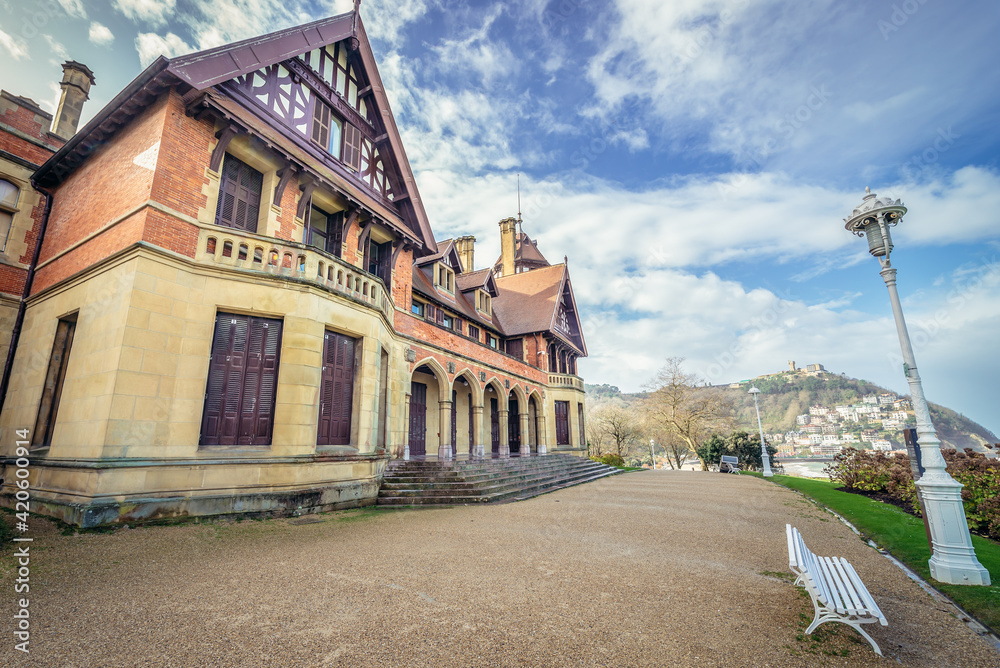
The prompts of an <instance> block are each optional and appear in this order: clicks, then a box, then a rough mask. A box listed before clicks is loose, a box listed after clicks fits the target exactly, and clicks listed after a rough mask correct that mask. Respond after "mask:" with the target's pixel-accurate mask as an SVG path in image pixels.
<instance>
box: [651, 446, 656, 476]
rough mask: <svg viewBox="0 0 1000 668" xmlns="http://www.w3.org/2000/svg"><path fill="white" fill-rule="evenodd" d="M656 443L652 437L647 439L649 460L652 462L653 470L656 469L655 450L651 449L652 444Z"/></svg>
mask: <svg viewBox="0 0 1000 668" xmlns="http://www.w3.org/2000/svg"><path fill="white" fill-rule="evenodd" d="M654 443H656V441H654V440H653V439H649V461H651V462H653V470H654V471H655V470H656V451H654V450H653V444H654Z"/></svg>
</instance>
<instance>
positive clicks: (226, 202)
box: [215, 153, 264, 232]
mask: <svg viewBox="0 0 1000 668" xmlns="http://www.w3.org/2000/svg"><path fill="white" fill-rule="evenodd" d="M263 183H264V175H263V174H261V173H260V172H258V171H257V170H256V169H254V168H253V167H251V166H250V165H248V164H246V163H245V162H243V161H242V160H239V159H237V158H234V157H233V156H231V155H229V154H228V153H227V154H226V161H225V164H224V165H223V167H222V178H221V179H220V182H219V204H218V206H217V207H216V209H215V224H216V225H223V226H225V227H235V228H237V229H243V230H247V231H250V232H256V231H257V217H258V215H259V213H260V190H261V186H262V185H263Z"/></svg>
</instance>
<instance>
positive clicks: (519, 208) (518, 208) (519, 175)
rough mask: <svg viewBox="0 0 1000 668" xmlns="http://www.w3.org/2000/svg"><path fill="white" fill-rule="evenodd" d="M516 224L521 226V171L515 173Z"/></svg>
mask: <svg viewBox="0 0 1000 668" xmlns="http://www.w3.org/2000/svg"><path fill="white" fill-rule="evenodd" d="M517 225H518V227H520V226H521V172H518V173H517ZM519 231H520V230H519Z"/></svg>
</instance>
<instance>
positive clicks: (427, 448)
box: [0, 12, 587, 526]
mask: <svg viewBox="0 0 1000 668" xmlns="http://www.w3.org/2000/svg"><path fill="white" fill-rule="evenodd" d="M64 67H67V72H68V74H67V77H68V80H64V91H67V93H66V94H67V96H68V97H67V98H66V99H65V100H64V102H65V104H60V112H59V115H58V118H57V119H56V124H55V127H56V133H63V134H62V135H61V136H59V135H58V134H53V133H49V132H46V131H45V130H44V127H45V126H46V125H47V123H48V122H49V120H50V119H49V118H48V117H47V115H46V114H45V113H44V112H42V111H41V110H39V109H38V108H37V105H34V104H33V103H31V102H30V101H25V100H23V99H16V98H13V97H12V96H8V95H7V94H6V93H4V98H3V101H2V106H0V112H2V113H3V114H4V115H3V122H4V124H5V125H4V126H3V130H4V131H5V132H6V134H4V135H3V138H4V142H5V143H4V144H3V145H2V146H0V148H2V149H3V151H4V152H3V153H0V169H2V170H3V171H2V173H0V179H2V181H0V188H3V189H4V190H3V193H2V201H3V204H2V205H0V212H3V215H6V216H8V217H9V219H10V224H9V234H8V237H9V241H8V247H9V250H5V254H4V263H3V264H4V267H3V272H5V273H3V276H4V279H3V280H4V282H3V284H2V286H0V287H2V291H3V297H2V304H0V306H2V308H3V311H2V313H3V315H2V318H3V320H2V324H3V334H4V336H5V337H7V338H6V339H4V340H5V341H10V340H11V338H12V336H14V332H15V330H16V329H17V328H16V327H15V326H14V322H13V321H14V320H17V319H18V316H17V313H21V314H23V325H22V326H21V327H20V332H19V334H18V335H17V337H16V341H15V343H16V346H11V348H12V349H13V350H14V354H13V355H12V357H11V359H10V363H9V364H8V366H7V367H6V368H5V375H4V377H5V379H9V391H7V393H6V398H5V401H4V403H3V407H2V413H0V444H2V445H0V448H2V449H0V455H3V456H4V460H3V461H4V464H5V475H4V479H5V483H4V486H3V491H4V492H6V494H5V495H4V497H3V502H4V503H7V504H12V503H13V499H12V496H11V493H12V492H13V491H14V489H15V487H14V477H13V470H12V469H13V467H14V455H15V449H14V448H15V442H16V439H15V432H16V431H17V430H24V429H28V430H29V431H30V434H28V438H27V439H26V440H27V441H28V442H29V443H30V451H31V464H32V465H31V469H30V473H31V478H30V484H31V488H32V510H36V511H38V512H43V513H46V514H49V515H53V516H55V517H58V518H60V519H62V520H64V521H67V522H70V523H73V524H78V525H83V526H93V525H98V524H105V523H113V522H122V521H130V520H132V519H152V518H157V517H168V516H181V515H211V514H222V513H233V514H235V513H261V512H263V513H266V512H291V511H296V512H308V511H310V510H321V509H331V508H338V507H348V506H357V505H367V504H371V503H373V502H374V499H375V496H376V494H377V491H378V486H379V481H380V479H381V475H382V472H383V470H384V468H385V467H386V464H387V462H388V461H389V459H390V458H394V457H395V458H402V457H419V456H436V457H439V458H444V459H447V458H450V457H461V456H484V455H485V456H490V455H493V456H497V457H503V456H505V455H508V454H509V453H512V452H518V453H520V454H522V455H529V454H532V453H545V452H553V451H559V452H565V453H570V454H577V455H582V454H584V453H585V452H586V445H585V444H586V438H585V433H586V429H585V427H586V425H585V420H584V391H583V381H582V379H581V378H580V377H579V376H578V373H577V361H578V359H579V358H581V357H585V356H586V354H587V347H586V343H585V341H584V334H583V331H582V327H581V321H580V317H579V313H578V310H577V306H576V301H575V298H574V296H573V289H572V282H571V280H570V274H569V269H568V267H567V265H566V263H563V264H556V265H551V264H549V263H548V262H547V261H546V260H545V258H544V257H543V256H542V255H541V253H540V252H539V251H538V248H537V245H536V244H535V242H534V241H532V240H531V239H530V238H529V237H528V236H527V235H525V234H524V233H523V232H521V231H520V230H518V229H515V228H516V227H517V226H516V222H517V221H515V220H514V219H512V218H508V219H504V220H503V221H501V222H500V225H499V226H500V235H501V248H502V252H501V258H500V261H499V266H496V265H494V266H492V267H488V268H484V269H480V270H477V269H476V267H475V265H474V257H475V247H474V243H475V239H474V238H473V237H470V236H464V237H458V238H456V239H453V240H447V241H436V240H435V239H434V235H433V232H432V229H431V225H430V221H429V220H428V217H427V214H426V212H425V211H424V207H423V203H422V200H421V197H420V193H419V191H418V189H417V184H416V182H415V179H414V176H413V173H412V170H411V168H410V165H409V161H408V160H407V157H406V153H405V151H404V147H403V144H402V141H401V139H400V133H399V131H398V129H397V127H396V122H395V120H394V118H393V115H392V112H391V109H390V107H389V102H388V99H387V97H386V93H385V90H384V87H383V85H382V81H381V78H380V76H379V73H378V70H377V68H376V64H375V60H374V56H373V54H372V50H371V47H370V45H369V42H368V39H367V36H366V34H365V29H364V25H363V23H362V21H361V19H360V17H359V16H358V15H357V13H356V12H351V13H348V14H344V15H340V16H336V17H332V18H328V19H324V20H320V21H316V22H313V23H310V24H307V25H303V26H298V27H294V28H289V29H286V30H281V31H278V32H275V33H271V34H269V35H265V36H262V37H257V38H253V39H249V40H244V41H242V42H237V43H234V44H229V45H225V46H221V47H217V48H213V49H209V50H206V51H202V52H199V53H194V54H190V55H187V56H181V57H176V58H171V59H168V58H164V57H160V58H158V59H157V60H156V61H155V62H153V63H152V64H151V65H150V66H149V67H147V68H146V69H145V70H144V71H143V72H142V73H140V74H139V75H138V77H137V78H136V79H135V80H134V81H133V82H132V83H130V84H129V85H128V86H127V87H126V88H125V89H123V90H122V91H121V92H120V93H119V94H118V95H117V96H115V98H114V99H113V100H112V101H111V102H110V103H109V104H108V105H107V106H106V107H105V108H104V109H103V110H101V111H100V112H99V113H98V114H97V115H96V116H95V117H94V118H93V120H91V121H90V122H89V123H87V125H86V126H85V127H84V128H82V129H81V130H80V131H79V132H75V134H74V132H73V130H75V122H76V121H77V120H78V119H79V113H80V106H81V104H82V100H84V99H85V98H86V93H87V90H89V84H93V82H94V79H93V74H92V73H89V70H87V69H86V68H85V67H83V66H79V64H78V63H77V64H74V63H67V66H64ZM81 94H82V95H81ZM74 119H76V120H74ZM10 128H13V129H15V130H16V131H12V130H10ZM63 140H68V141H65V142H64V141H63ZM4 184H8V185H4ZM11 188H14V189H17V191H18V193H19V195H17V197H16V198H15V196H14V195H11V193H12V192H13V191H12V190H11ZM46 192H47V193H49V194H50V196H48V197H47V198H46V196H45V195H44V194H43V193H46ZM11 202H14V204H10V203H11ZM4 220H7V218H4ZM39 239H40V240H41V241H40V243H39V245H38V247H37V249H36V248H35V244H36V240H39ZM36 250H37V253H36V252H35V251H36ZM24 286H27V290H24ZM12 313H13V316H12Z"/></svg>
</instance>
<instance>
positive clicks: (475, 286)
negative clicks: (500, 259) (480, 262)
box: [455, 269, 499, 297]
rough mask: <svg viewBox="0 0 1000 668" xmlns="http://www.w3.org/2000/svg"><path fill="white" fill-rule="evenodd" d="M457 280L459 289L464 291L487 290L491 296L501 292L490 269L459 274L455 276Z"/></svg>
mask: <svg viewBox="0 0 1000 668" xmlns="http://www.w3.org/2000/svg"><path fill="white" fill-rule="evenodd" d="M455 282H456V283H457V284H458V289H459V290H461V291H462V292H470V291H472V290H485V291H486V292H487V294H489V296H490V297H496V296H497V294H498V293H499V289H498V288H497V279H496V277H495V276H493V272H492V271H491V270H489V269H480V270H479V271H470V272H467V273H464V274H459V275H458V276H456V277H455Z"/></svg>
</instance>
